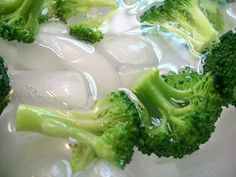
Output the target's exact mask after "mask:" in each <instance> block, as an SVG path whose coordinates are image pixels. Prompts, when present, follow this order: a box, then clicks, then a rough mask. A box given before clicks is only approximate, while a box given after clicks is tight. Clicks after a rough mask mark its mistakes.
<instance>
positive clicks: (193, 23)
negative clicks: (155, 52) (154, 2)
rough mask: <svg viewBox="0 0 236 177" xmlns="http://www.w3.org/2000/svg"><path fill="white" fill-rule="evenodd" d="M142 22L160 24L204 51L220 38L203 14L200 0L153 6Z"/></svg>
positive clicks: (168, 2)
mask: <svg viewBox="0 0 236 177" xmlns="http://www.w3.org/2000/svg"><path fill="white" fill-rule="evenodd" d="M140 19H141V22H148V23H149V24H158V25H160V26H161V27H162V28H163V29H165V30H167V31H168V32H172V33H175V34H177V35H178V36H180V37H182V38H183V39H185V40H186V41H187V42H188V43H189V44H191V45H192V46H193V49H194V50H195V51H197V52H200V51H202V50H203V49H205V48H206V47H207V46H209V45H210V44H211V42H212V41H214V40H216V39H217V37H218V32H217V31H216V29H214V27H213V25H212V24H211V22H210V21H209V19H208V18H207V16H206V15H205V14H204V13H203V11H202V10H201V8H200V6H199V2H198V0H166V1H164V3H163V4H162V5H161V6H153V7H151V8H150V9H148V10H147V11H146V12H144V14H143V15H141V17H140Z"/></svg>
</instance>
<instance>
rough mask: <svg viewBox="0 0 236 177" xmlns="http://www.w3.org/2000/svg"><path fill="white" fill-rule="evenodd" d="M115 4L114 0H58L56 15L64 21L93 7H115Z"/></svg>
mask: <svg viewBox="0 0 236 177" xmlns="http://www.w3.org/2000/svg"><path fill="white" fill-rule="evenodd" d="M116 6H117V4H116V1H114V0H58V2H57V17H59V18H60V20H61V21H65V22H66V21H67V20H68V18H70V17H72V16H75V15H77V14H85V13H87V12H88V11H89V10H90V9H92V8H95V7H112V8H116Z"/></svg>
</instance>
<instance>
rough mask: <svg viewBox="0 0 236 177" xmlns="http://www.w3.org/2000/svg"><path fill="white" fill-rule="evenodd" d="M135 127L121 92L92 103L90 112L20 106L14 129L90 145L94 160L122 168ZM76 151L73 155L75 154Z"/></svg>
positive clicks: (132, 108) (131, 109) (134, 115)
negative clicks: (71, 139)
mask: <svg viewBox="0 0 236 177" xmlns="http://www.w3.org/2000/svg"><path fill="white" fill-rule="evenodd" d="M139 124H140V120H139V112H138V110H137V109H136V104H135V103H134V102H133V101H131V99H130V98H129V96H128V95H127V93H126V92H125V91H116V92H112V93H110V94H108V95H107V96H106V97H104V98H102V99H100V100H98V101H96V103H95V105H94V107H93V109H92V110H90V111H85V112H79V111H77V110H57V109H52V108H47V107H39V106H30V105H20V106H19V107H18V110H17V120H16V129H17V130H18V131H33V132H38V133H41V134H44V135H49V136H56V137H63V138H73V139H75V140H77V141H78V142H80V143H83V144H87V145H90V146H91V147H92V148H93V150H94V151H95V153H96V156H97V157H99V158H103V159H106V160H108V161H110V162H112V163H114V164H116V165H118V166H120V167H124V166H125V165H126V164H127V163H129V162H130V160H131V158H132V154H133V148H134V145H135V143H136V141H137V138H138V134H139ZM77 150H78V151H81V149H77ZM77 150H76V149H74V151H73V153H74V154H77V152H78V151H77ZM82 152H83V150H82ZM84 157H85V158H86V156H84ZM74 162H76V158H72V163H73V166H74V167H75V168H80V165H79V166H76V165H75V164H74ZM82 166H83V164H82Z"/></svg>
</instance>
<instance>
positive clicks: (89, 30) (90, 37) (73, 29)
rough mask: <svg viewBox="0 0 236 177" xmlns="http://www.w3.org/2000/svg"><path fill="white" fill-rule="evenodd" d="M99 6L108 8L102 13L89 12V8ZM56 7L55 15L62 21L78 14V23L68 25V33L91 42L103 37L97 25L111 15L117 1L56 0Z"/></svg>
mask: <svg viewBox="0 0 236 177" xmlns="http://www.w3.org/2000/svg"><path fill="white" fill-rule="evenodd" d="M99 7H103V8H104V7H107V8H110V10H109V11H108V12H107V13H105V14H103V15H101V14H99V13H93V14H89V12H90V10H91V9H93V8H99ZM56 8H57V17H58V18H59V19H60V20H61V21H64V22H67V20H68V19H69V18H70V17H72V16H75V15H78V14H79V15H80V23H79V24H72V25H71V26H70V35H71V36H72V37H75V38H76V39H79V40H84V41H88V42H90V43H92V44H93V43H96V42H99V41H101V40H102V39H103V36H104V35H103V33H102V32H101V31H100V30H99V27H100V26H101V24H102V23H103V22H104V21H106V20H107V19H109V18H110V17H111V16H112V15H113V13H114V9H116V8H117V3H116V1H115V0H95V1H93V0H58V2H57V7H56Z"/></svg>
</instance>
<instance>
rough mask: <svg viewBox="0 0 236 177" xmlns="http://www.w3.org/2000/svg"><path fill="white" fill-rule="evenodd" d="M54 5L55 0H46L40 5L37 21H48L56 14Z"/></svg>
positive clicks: (55, 3)
mask: <svg viewBox="0 0 236 177" xmlns="http://www.w3.org/2000/svg"><path fill="white" fill-rule="evenodd" d="M56 5H57V0H46V1H44V4H43V6H42V9H41V12H40V16H39V19H38V20H39V23H44V22H47V21H49V19H51V18H53V17H55V16H56V11H57V9H56Z"/></svg>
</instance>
